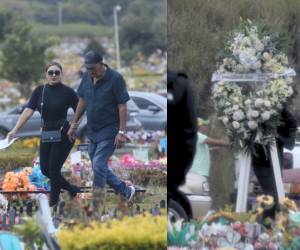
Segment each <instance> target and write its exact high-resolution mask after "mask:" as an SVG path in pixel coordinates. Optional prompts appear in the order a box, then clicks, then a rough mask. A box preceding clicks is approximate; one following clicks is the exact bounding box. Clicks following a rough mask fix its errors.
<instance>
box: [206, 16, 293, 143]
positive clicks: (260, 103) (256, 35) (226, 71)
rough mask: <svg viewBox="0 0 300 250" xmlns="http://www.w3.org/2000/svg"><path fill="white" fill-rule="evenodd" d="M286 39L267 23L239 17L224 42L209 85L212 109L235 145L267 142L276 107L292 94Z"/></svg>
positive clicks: (277, 116) (273, 126) (276, 120)
mask: <svg viewBox="0 0 300 250" xmlns="http://www.w3.org/2000/svg"><path fill="white" fill-rule="evenodd" d="M281 41H284V40H283V39H281V37H280V36H279V35H277V34H276V33H272V32H271V31H270V30H269V29H267V28H266V27H261V26H259V25H254V24H252V22H251V21H249V20H247V21H242V22H241V25H240V27H239V28H238V29H237V30H235V31H233V32H232V33H231V34H230V36H229V38H228V41H227V43H226V46H225V57H224V58H223V61H222V63H221V64H220V65H219V66H218V70H217V72H216V74H214V76H213V80H215V81H217V84H215V85H214V87H213V90H212V95H213V100H214V104H215V108H216V110H217V112H218V115H219V119H220V120H221V122H222V123H223V124H224V126H225V128H226V132H227V134H228V136H229V137H230V138H231V140H232V142H233V145H234V147H235V148H238V149H241V148H242V147H245V146H249V145H250V144H251V143H253V142H257V143H260V144H263V145H269V144H270V143H272V142H273V137H274V136H276V127H277V126H278V125H279V123H280V112H281V110H282V108H283V107H284V105H285V104H287V103H288V101H289V99H290V98H291V97H292V96H293V86H292V83H293V80H292V76H294V75H295V71H294V70H293V69H291V68H289V65H288V58H287V56H286V55H285V54H284V52H283V51H284V47H285V46H284V43H281Z"/></svg>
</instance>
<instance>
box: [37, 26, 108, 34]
mask: <svg viewBox="0 0 300 250" xmlns="http://www.w3.org/2000/svg"><path fill="white" fill-rule="evenodd" d="M32 32H33V34H34V35H38V36H58V37H112V36H113V29H112V28H108V27H104V26H101V25H91V24H87V23H68V24H63V25H61V26H58V25H51V24H41V23H32Z"/></svg>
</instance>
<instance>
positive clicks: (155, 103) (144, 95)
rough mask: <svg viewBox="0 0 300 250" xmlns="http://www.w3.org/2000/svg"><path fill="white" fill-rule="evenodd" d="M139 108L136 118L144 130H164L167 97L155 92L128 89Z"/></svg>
mask: <svg viewBox="0 0 300 250" xmlns="http://www.w3.org/2000/svg"><path fill="white" fill-rule="evenodd" d="M129 95H130V98H131V99H132V100H133V101H134V102H135V104H136V105H137V107H138V108H139V113H138V114H137V119H138V120H139V121H140V122H141V123H142V125H143V127H144V129H145V130H164V128H165V127H166V125H167V98H166V97H164V96H161V95H158V94H155V93H148V92H143V91H129Z"/></svg>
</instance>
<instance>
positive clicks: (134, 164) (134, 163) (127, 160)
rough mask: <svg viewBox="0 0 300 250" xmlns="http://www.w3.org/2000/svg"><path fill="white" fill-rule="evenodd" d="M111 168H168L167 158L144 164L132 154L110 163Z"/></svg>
mask: <svg viewBox="0 0 300 250" xmlns="http://www.w3.org/2000/svg"><path fill="white" fill-rule="evenodd" d="M110 166H111V167H113V168H116V167H122V168H165V167H166V166H167V157H162V158H160V159H157V160H150V161H147V162H142V161H139V160H136V159H135V158H134V156H133V155H131V154H124V155H122V157H121V159H120V160H118V159H115V160H114V161H111V162H110Z"/></svg>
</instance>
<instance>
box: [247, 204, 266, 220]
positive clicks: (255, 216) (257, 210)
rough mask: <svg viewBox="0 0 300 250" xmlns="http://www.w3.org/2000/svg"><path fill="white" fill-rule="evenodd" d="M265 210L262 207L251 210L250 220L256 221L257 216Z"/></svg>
mask: <svg viewBox="0 0 300 250" xmlns="http://www.w3.org/2000/svg"><path fill="white" fill-rule="evenodd" d="M263 212H264V210H263V209H262V208H261V207H258V208H256V209H255V210H254V211H252V212H251V217H250V221H252V222H254V221H256V220H257V218H258V217H259V216H260V215H261V214H262V213H263Z"/></svg>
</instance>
